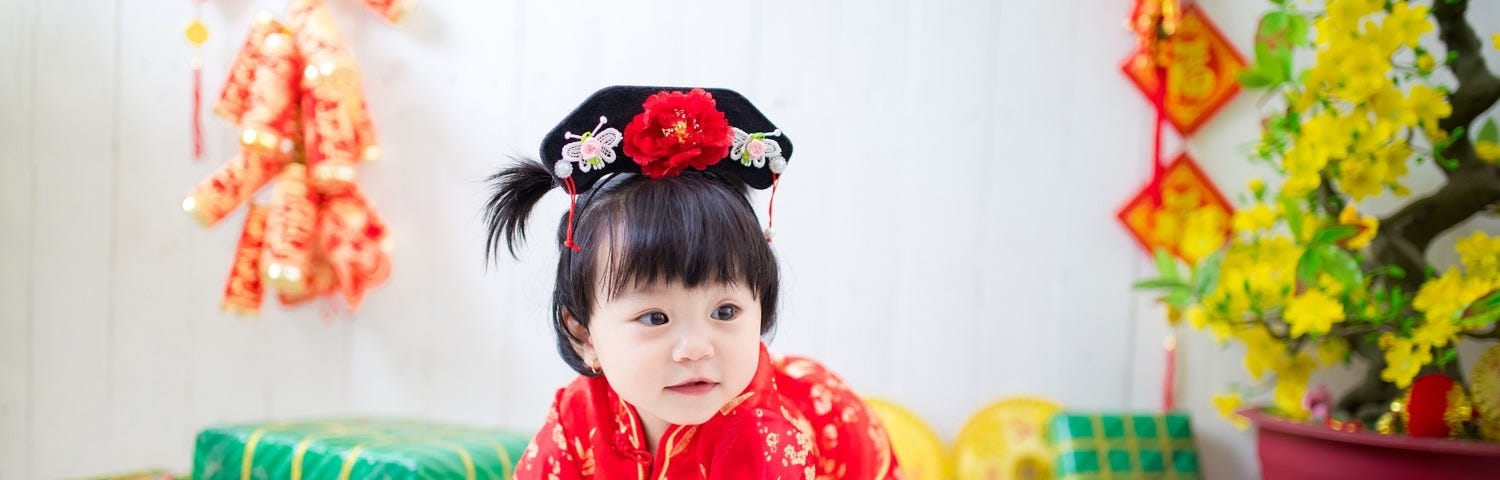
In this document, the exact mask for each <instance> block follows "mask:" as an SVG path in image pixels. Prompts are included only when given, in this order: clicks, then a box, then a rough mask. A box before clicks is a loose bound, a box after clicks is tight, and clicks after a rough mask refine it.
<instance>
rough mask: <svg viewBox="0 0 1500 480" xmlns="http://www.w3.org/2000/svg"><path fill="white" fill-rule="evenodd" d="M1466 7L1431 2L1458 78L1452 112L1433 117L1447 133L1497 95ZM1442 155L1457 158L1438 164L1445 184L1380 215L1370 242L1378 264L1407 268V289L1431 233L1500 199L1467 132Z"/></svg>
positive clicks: (1421, 272) (1496, 171) (1498, 176)
mask: <svg viewBox="0 0 1500 480" xmlns="http://www.w3.org/2000/svg"><path fill="white" fill-rule="evenodd" d="M1468 9H1469V2H1468V0H1457V1H1449V0H1438V1H1435V2H1433V7H1432V14H1433V16H1434V17H1436V18H1437V22H1438V30H1439V33H1440V36H1441V38H1442V40H1443V44H1444V45H1445V46H1447V48H1448V51H1449V52H1450V53H1451V54H1452V55H1453V61H1452V62H1450V63H1449V65H1448V68H1449V69H1451V70H1452V71H1453V75H1454V76H1455V77H1457V78H1458V89H1457V90H1455V91H1454V92H1453V93H1452V94H1451V95H1449V97H1448V99H1449V102H1450V103H1451V104H1452V105H1453V114H1452V115H1449V116H1448V117H1447V118H1444V119H1442V120H1441V121H1440V122H1438V126H1439V127H1441V128H1442V129H1443V130H1444V131H1448V132H1452V131H1454V130H1455V129H1457V128H1459V127H1464V128H1465V129H1467V128H1468V127H1469V125H1470V124H1471V123H1473V121H1474V119H1475V118H1478V117H1479V115H1480V114H1482V113H1484V112H1485V111H1486V110H1489V108H1490V107H1491V106H1493V105H1494V104H1495V102H1496V101H1497V100H1500V79H1497V78H1495V75H1494V74H1493V73H1490V71H1489V69H1488V68H1487V67H1485V64H1484V57H1483V56H1482V53H1481V52H1480V48H1481V43H1480V41H1479V37H1478V35H1476V34H1475V33H1474V28H1473V27H1471V26H1470V25H1469V22H1468V20H1466V19H1465V18H1464V15H1465V14H1466V13H1467V12H1468ZM1442 154H1443V156H1445V157H1447V158H1452V159H1456V160H1457V161H1458V167H1457V168H1454V169H1451V170H1450V169H1447V168H1443V169H1442V171H1443V174H1444V175H1447V176H1448V182H1447V184H1445V185H1443V187H1442V188H1441V189H1439V190H1438V191H1436V192H1433V193H1432V194H1431V195H1428V196H1427V197H1425V198H1421V199H1418V200H1416V201H1413V202H1411V203H1410V204H1407V205H1406V207H1405V208H1402V209H1401V210H1400V211H1398V212H1396V213H1395V214H1392V215H1391V216H1389V217H1387V218H1385V219H1382V220H1381V222H1380V235H1378V236H1377V237H1376V239H1375V241H1374V242H1373V243H1372V244H1371V251H1372V253H1373V256H1374V258H1375V261H1376V262H1377V263H1379V264H1381V265H1395V266H1399V267H1401V269H1402V270H1405V271H1406V278H1404V279H1402V280H1401V281H1399V282H1396V283H1397V285H1399V286H1400V287H1401V288H1402V289H1404V290H1406V292H1407V293H1415V292H1416V291H1417V288H1418V287H1419V286H1421V285H1422V282H1423V281H1425V280H1426V278H1425V277H1426V275H1425V273H1426V271H1427V258H1426V252H1427V246H1428V245H1430V244H1431V243H1432V240H1433V239H1434V238H1436V237H1437V236H1438V235H1440V234H1442V233H1443V232H1444V231H1447V230H1448V229H1450V228H1453V227H1454V226H1455V225H1458V224H1459V223H1462V222H1464V221H1466V220H1468V219H1469V218H1470V217H1472V216H1474V215H1475V214H1477V213H1480V212H1483V211H1485V209H1487V208H1489V207H1490V206H1491V205H1494V204H1495V203H1496V202H1500V167H1497V166H1495V165H1492V164H1488V163H1485V162H1484V161H1482V160H1480V159H1479V155H1478V154H1477V153H1475V151H1474V145H1473V144H1472V143H1470V142H1469V135H1468V134H1464V135H1460V136H1458V137H1457V138H1455V139H1454V142H1453V143H1452V144H1451V145H1449V146H1448V147H1447V148H1446V149H1444V150H1443V152H1442Z"/></svg>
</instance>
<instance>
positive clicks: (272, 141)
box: [260, 132, 281, 149]
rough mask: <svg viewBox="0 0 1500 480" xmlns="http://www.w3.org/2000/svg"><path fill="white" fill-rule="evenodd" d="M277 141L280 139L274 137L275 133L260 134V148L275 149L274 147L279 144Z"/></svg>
mask: <svg viewBox="0 0 1500 480" xmlns="http://www.w3.org/2000/svg"><path fill="white" fill-rule="evenodd" d="M278 140H280V139H279V138H277V137H276V134H275V133H272V132H260V146H262V147H265V148H266V149H274V148H276V145H277V144H279V143H281V142H279V141H278Z"/></svg>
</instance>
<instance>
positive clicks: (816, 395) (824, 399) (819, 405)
mask: <svg viewBox="0 0 1500 480" xmlns="http://www.w3.org/2000/svg"><path fill="white" fill-rule="evenodd" d="M812 400H813V411H814V412H816V413H817V414H818V415H827V414H828V412H829V411H830V410H833V395H832V394H830V393H829V392H828V388H827V387H824V386H822V385H813V387H812Z"/></svg>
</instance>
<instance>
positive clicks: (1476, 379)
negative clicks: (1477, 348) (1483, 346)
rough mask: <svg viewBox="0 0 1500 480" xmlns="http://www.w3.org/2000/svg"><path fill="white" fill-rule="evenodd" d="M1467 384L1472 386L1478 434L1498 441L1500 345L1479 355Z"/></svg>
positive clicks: (1499, 437) (1499, 438) (1499, 439)
mask: <svg viewBox="0 0 1500 480" xmlns="http://www.w3.org/2000/svg"><path fill="white" fill-rule="evenodd" d="M1469 384H1470V386H1472V387H1473V388H1474V392H1473V393H1474V397H1473V400H1474V409H1476V410H1478V411H1479V436H1480V437H1482V438H1484V439H1485V440H1490V441H1496V442H1500V345H1493V346H1491V347H1490V348H1489V349H1488V350H1485V351H1484V353H1483V354H1481V355H1479V361H1477V362H1474V371H1473V372H1470V374H1469Z"/></svg>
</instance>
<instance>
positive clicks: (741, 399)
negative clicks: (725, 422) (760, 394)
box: [719, 391, 755, 415]
mask: <svg viewBox="0 0 1500 480" xmlns="http://www.w3.org/2000/svg"><path fill="white" fill-rule="evenodd" d="M754 395H755V392H754V391H749V392H745V393H743V394H740V396H738V397H734V400H730V401H729V403H726V404H724V408H720V409H719V414H721V415H728V414H729V412H730V411H732V410H734V407H738V406H740V404H741V403H745V400H749V399H750V397H752V396H754Z"/></svg>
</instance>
